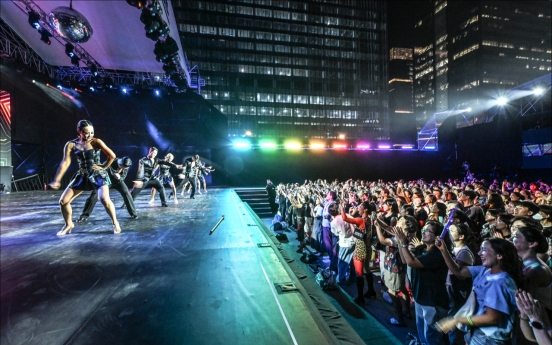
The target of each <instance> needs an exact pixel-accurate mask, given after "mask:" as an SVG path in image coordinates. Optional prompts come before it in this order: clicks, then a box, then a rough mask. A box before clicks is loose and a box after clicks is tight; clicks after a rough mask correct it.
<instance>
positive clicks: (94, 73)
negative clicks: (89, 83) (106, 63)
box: [90, 64, 98, 77]
mask: <svg viewBox="0 0 552 345" xmlns="http://www.w3.org/2000/svg"><path fill="white" fill-rule="evenodd" d="M90 73H91V74H92V77H97V76H98V66H96V64H92V66H90Z"/></svg>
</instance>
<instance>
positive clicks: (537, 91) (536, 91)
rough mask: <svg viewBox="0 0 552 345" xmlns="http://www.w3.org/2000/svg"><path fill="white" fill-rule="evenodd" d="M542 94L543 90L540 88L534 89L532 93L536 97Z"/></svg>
mask: <svg viewBox="0 0 552 345" xmlns="http://www.w3.org/2000/svg"><path fill="white" fill-rule="evenodd" d="M543 92H544V90H543V89H542V88H540V87H537V88H536V89H534V90H533V93H534V94H535V95H537V96H540V95H542V93H543Z"/></svg>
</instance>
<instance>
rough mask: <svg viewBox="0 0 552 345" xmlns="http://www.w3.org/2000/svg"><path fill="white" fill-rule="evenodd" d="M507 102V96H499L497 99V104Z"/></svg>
mask: <svg viewBox="0 0 552 345" xmlns="http://www.w3.org/2000/svg"><path fill="white" fill-rule="evenodd" d="M506 103H508V98H506V97H499V98H497V100H496V104H498V105H501V106H502V105H506Z"/></svg>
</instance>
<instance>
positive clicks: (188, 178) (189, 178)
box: [171, 158, 199, 199]
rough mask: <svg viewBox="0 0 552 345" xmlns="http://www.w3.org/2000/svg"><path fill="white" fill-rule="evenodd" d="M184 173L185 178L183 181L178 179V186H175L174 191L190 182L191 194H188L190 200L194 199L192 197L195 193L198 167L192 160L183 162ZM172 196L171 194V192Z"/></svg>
mask: <svg viewBox="0 0 552 345" xmlns="http://www.w3.org/2000/svg"><path fill="white" fill-rule="evenodd" d="M183 170H184V173H183V175H184V176H185V177H184V178H183V179H180V178H179V180H178V181H179V182H178V185H177V186H176V190H178V189H179V188H180V187H182V186H183V185H184V184H185V183H186V182H190V183H191V184H192V192H191V194H190V199H195V198H194V195H195V192H196V184H197V174H198V171H199V169H198V166H197V161H194V160H193V158H188V159H186V160H185V161H184V169H183ZM171 196H172V192H171Z"/></svg>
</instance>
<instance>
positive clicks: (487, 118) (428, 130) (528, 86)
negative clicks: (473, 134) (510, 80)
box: [418, 73, 552, 150]
mask: <svg viewBox="0 0 552 345" xmlns="http://www.w3.org/2000/svg"><path fill="white" fill-rule="evenodd" d="M537 87H540V88H541V91H542V92H541V93H540V94H535V93H533V90H534V89H535V88H537ZM551 88H552V74H550V73H549V74H547V75H544V76H542V77H540V78H536V79H533V80H531V81H529V82H527V83H524V84H521V85H518V86H516V87H514V88H512V89H510V90H508V91H506V92H505V93H504V94H503V96H504V97H506V98H508V99H512V100H511V101H510V102H513V101H514V100H517V101H518V102H519V111H518V112H517V113H516V114H515V117H518V116H525V115H526V114H527V113H528V112H529V111H530V110H534V111H537V109H536V103H537V102H538V101H539V100H541V99H542V98H543V97H544V96H545V95H547V94H549V93H550V89H551ZM520 94H521V96H520ZM463 107H464V109H461V108H460V106H455V107H454V108H452V109H450V110H446V111H441V112H437V113H434V114H433V115H432V116H431V117H430V119H429V120H428V121H427V122H426V124H425V125H424V127H422V129H421V130H420V131H419V132H418V149H419V150H437V149H438V131H439V127H440V126H441V124H442V123H443V122H444V121H445V120H446V119H447V118H448V117H449V116H456V115H462V118H461V119H458V123H457V125H456V126H457V127H458V128H461V127H467V126H473V125H477V124H481V123H488V122H491V121H493V119H494V118H495V117H496V116H497V115H500V114H503V113H504V112H505V107H504V106H499V105H496V104H493V105H492V106H491V107H490V108H487V109H482V110H480V111H472V110H471V109H469V108H465V105H464V106H463Z"/></svg>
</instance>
